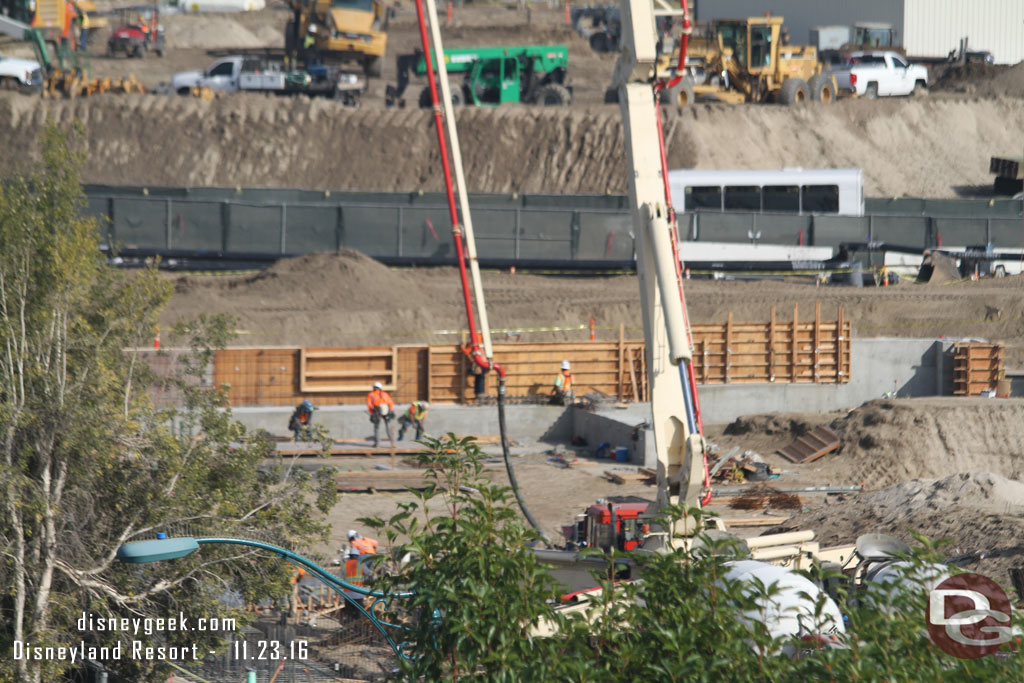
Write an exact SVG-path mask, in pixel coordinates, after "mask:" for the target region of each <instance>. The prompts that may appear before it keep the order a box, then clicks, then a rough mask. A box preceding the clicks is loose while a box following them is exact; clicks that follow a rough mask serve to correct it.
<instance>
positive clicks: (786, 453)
mask: <svg viewBox="0 0 1024 683" xmlns="http://www.w3.org/2000/svg"><path fill="white" fill-rule="evenodd" d="M840 444H841V442H840V440H839V435H838V434H836V433H835V432H833V431H832V430H831V429H829V428H828V427H825V426H821V427H815V428H814V429H812V430H811V431H810V432H809V433H808V434H805V435H804V436H801V437H798V438H796V439H795V440H794V441H793V442H792V443H791V444H789V445H788V446H784V447H782V448H780V449H779V450H778V451H777V452H778V454H779V455H781V456H782V457H783V458H785V459H786V460H789V461H790V462H792V463H797V464H804V463H809V462H814V461H815V460H817V459H818V458H820V457H822V456H824V455H827V454H829V453H831V452H832V451H834V450H836V449H838V448H839V446H840Z"/></svg>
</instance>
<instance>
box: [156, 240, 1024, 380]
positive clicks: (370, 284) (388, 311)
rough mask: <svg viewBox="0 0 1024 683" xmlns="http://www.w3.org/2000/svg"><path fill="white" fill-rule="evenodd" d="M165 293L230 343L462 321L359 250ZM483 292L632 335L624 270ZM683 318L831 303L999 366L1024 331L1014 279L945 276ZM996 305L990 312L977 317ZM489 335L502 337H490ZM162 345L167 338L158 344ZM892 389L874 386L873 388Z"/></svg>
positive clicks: (386, 337)
mask: <svg viewBox="0 0 1024 683" xmlns="http://www.w3.org/2000/svg"><path fill="white" fill-rule="evenodd" d="M167 277H170V278H173V279H174V281H175V287H176V294H175V296H174V297H173V298H172V300H171V303H170V305H169V307H168V308H167V309H166V311H165V312H164V315H163V324H164V325H166V326H167V327H169V326H170V324H171V323H172V322H173V321H174V320H176V319H178V318H179V317H189V316H193V315H196V314H198V313H202V312H207V313H229V314H231V315H234V316H235V317H236V318H237V320H238V325H237V326H238V328H239V329H241V330H245V334H244V335H243V337H242V338H240V339H239V343H243V344H247V345H256V346H259V345H278V344H294V345H304V346H321V345H322V346H339V345H353V344H355V345H358V344H392V343H439V342H444V341H453V340H457V339H458V334H455V335H451V334H439V333H438V331H440V330H451V329H455V330H459V329H462V328H464V327H465V325H466V322H465V311H464V309H463V305H462V302H461V299H460V295H461V293H460V290H459V286H458V272H457V270H456V269H455V268H454V267H452V268H419V269H415V270H399V269H389V268H386V267H385V266H383V265H382V264H380V263H379V262H377V261H374V260H372V259H370V258H368V257H366V256H364V255H362V254H359V253H358V252H354V251H343V252H340V253H336V254H334V253H332V254H312V255H309V256H305V257H301V258H296V259H287V260H284V261H280V262H278V263H277V264H276V265H274V266H273V267H271V268H270V269H268V270H267V271H264V272H263V273H260V274H257V275H223V276H211V275H195V274H191V275H168V276H167ZM483 284H484V291H485V294H486V297H487V304H488V312H489V317H490V321H491V325H492V326H493V327H494V328H495V329H499V330H501V329H513V330H524V329H526V330H529V329H530V328H540V327H563V326H578V325H581V324H586V323H587V321H588V319H589V318H590V317H593V318H594V319H595V323H596V325H597V328H598V330H597V334H598V337H599V338H601V339H617V338H618V327H619V325H620V324H624V325H625V326H626V328H627V332H626V334H627V337H629V338H640V337H641V336H642V334H643V332H642V326H643V323H642V319H641V311H640V296H639V288H638V286H637V281H636V278H635V277H634V276H626V275H623V276H617V277H594V278H553V277H546V276H541V275H524V274H522V273H519V274H515V275H513V274H510V273H506V272H494V271H485V272H484V273H483ZM686 287H687V290H686V291H687V303H688V305H689V311H690V316H691V319H692V320H693V321H694V322H698V323H702V322H725V320H726V319H727V317H728V315H729V313H732V315H733V320H735V321H751V322H753V321H763V320H767V319H768V318H769V315H770V311H771V307H772V306H774V307H775V311H776V317H777V319H778V320H790V319H791V318H792V315H793V307H794V305H798V306H799V313H798V315H799V317H800V319H801V320H807V319H810V317H811V316H813V315H814V306H815V303H817V302H820V303H821V306H822V317H823V318H825V319H833V318H834V317H835V315H836V308H837V307H838V306H842V307H843V311H844V317H845V318H846V319H848V320H852V321H853V326H854V334H855V335H857V336H860V337H938V336H940V335H945V336H946V337H950V338H957V337H967V336H970V337H984V338H988V339H992V340H997V341H1002V342H1004V343H1006V344H1007V345H1008V346H1009V348H1010V351H1009V353H1008V361H1007V366H1008V367H1010V368H1016V367H1024V353H1022V352H1020V351H1019V350H1018V349H1017V347H1016V346H1015V345H1017V344H1019V343H1020V339H1022V338H1024V297H1022V296H1021V295H1022V293H1024V277H1016V276H1013V277H1006V278H1002V279H993V280H983V281H979V282H962V283H958V284H951V285H934V286H933V285H913V284H900V285H899V286H895V287H884V288H881V287H865V288H852V287H815V286H813V285H811V284H806V283H799V282H778V281H762V282H728V281H711V280H691V281H689V282H687V285H686ZM989 308H992V309H995V310H996V311H997V312H998V314H997V315H996V316H994V317H993V316H989V315H987V312H988V309H989ZM585 337H586V332H585V331H581V330H578V329H577V330H575V331H563V332H532V331H527V332H526V333H525V334H524V335H523V337H522V338H523V340H524V341H554V340H571V339H584V338H585ZM497 338H499V339H500V338H501V336H500V335H499V336H498V337H497ZM168 343H170V342H168ZM889 388H891V387H880V388H879V390H878V392H879V395H881V393H882V392H883V391H885V390H886V389H889Z"/></svg>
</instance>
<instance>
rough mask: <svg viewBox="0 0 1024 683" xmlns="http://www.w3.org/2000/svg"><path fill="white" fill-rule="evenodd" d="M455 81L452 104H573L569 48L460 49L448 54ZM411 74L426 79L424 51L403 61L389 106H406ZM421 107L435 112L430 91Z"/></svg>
mask: <svg viewBox="0 0 1024 683" xmlns="http://www.w3.org/2000/svg"><path fill="white" fill-rule="evenodd" d="M444 63H445V66H446V67H447V69H448V73H451V74H460V75H462V76H463V79H462V83H461V84H458V83H457V82H455V79H452V104H455V105H460V104H469V103H472V104H474V105H476V106H478V107H486V106H498V105H501V104H506V103H509V102H522V103H525V104H541V105H546V106H557V105H566V104H569V103H570V102H571V101H572V87H571V86H570V85H569V48H568V47H566V46H565V45H517V46H510V47H460V48H452V49H450V50H445V51H444ZM410 73H415V74H416V75H417V76H425V75H426V73H427V63H426V60H425V59H424V56H423V52H422V51H419V50H417V51H416V52H414V53H413V54H409V55H399V57H398V85H397V86H391V85H389V86H388V87H387V95H386V97H387V104H388V106H399V107H403V106H405V100H404V99H403V95H404V93H405V90H406V88H407V87H408V86H409V81H410ZM419 105H420V106H421V107H430V106H431V98H430V89H429V88H424V89H423V91H422V92H421V93H420V97H419Z"/></svg>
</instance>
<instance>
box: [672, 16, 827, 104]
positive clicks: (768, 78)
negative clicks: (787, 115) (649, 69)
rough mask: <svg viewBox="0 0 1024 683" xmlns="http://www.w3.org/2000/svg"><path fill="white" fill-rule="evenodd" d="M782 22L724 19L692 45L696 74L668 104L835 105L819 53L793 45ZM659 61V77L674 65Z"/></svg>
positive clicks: (679, 87)
mask: <svg viewBox="0 0 1024 683" xmlns="http://www.w3.org/2000/svg"><path fill="white" fill-rule="evenodd" d="M782 21H783V19H782V17H773V16H767V15H766V16H764V17H751V18H748V19H723V20H719V21H716V22H715V23H714V24H713V25H712V30H711V31H710V33H709V34H707V35H705V36H704V37H700V36H695V37H694V38H693V39H691V41H690V46H689V51H688V56H687V70H688V71H690V72H691V73H690V74H689V77H688V78H686V79H684V80H683V81H682V82H681V83H679V84H678V85H677V86H676V87H674V88H672V89H671V90H670V91H666V92H665V95H666V97H667V103H669V104H676V105H680V106H685V105H688V104H690V103H691V102H693V101H694V98H696V97H701V96H710V97H713V98H715V99H718V100H721V101H723V102H729V103H734V104H736V103H742V102H778V103H781V104H799V103H802V102H807V101H811V102H832V101H833V100H834V99H835V97H836V83H835V79H834V78H833V77H832V76H831V75H829V74H825V73H823V72H822V70H821V65H820V64H819V62H818V50H817V48H815V47H813V46H810V45H789V44H788V36H787V34H786V31H785V29H784V28H783V26H782ZM677 59H678V54H676V55H675V56H674V57H673V58H668V57H667V56H666V57H664V58H663V59H662V60H661V62H659V68H658V71H659V74H661V73H662V72H663V70H668V69H669V68H670V67H669V65H670V64H674V63H675V60H677Z"/></svg>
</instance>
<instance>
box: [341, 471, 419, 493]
mask: <svg viewBox="0 0 1024 683" xmlns="http://www.w3.org/2000/svg"><path fill="white" fill-rule="evenodd" d="M425 475H426V471H425V470H362V471H358V472H338V474H337V477H336V480H335V481H336V482H337V487H338V490H339V491H365V490H369V491H396V490H404V489H407V488H425V487H426V486H427V483H428V480H427V479H426V478H425Z"/></svg>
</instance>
